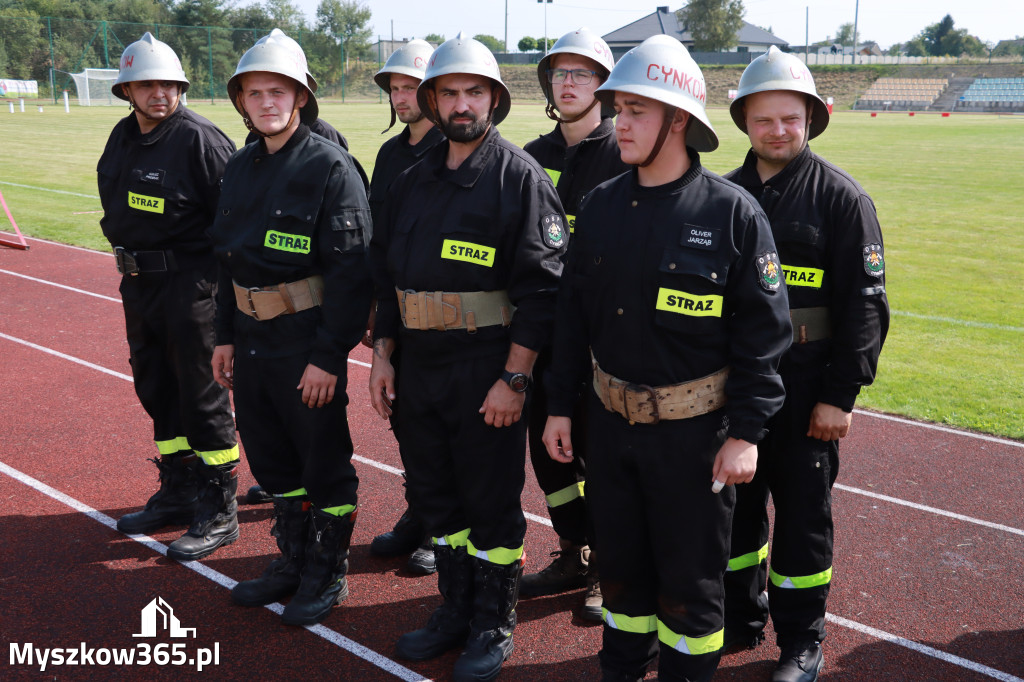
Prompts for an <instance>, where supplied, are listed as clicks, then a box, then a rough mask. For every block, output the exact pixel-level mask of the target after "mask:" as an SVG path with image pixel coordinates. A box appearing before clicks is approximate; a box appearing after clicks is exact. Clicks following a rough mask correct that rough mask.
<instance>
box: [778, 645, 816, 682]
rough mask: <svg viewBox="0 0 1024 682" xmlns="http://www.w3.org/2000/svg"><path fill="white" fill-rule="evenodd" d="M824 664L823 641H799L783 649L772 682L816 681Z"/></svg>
mask: <svg viewBox="0 0 1024 682" xmlns="http://www.w3.org/2000/svg"><path fill="white" fill-rule="evenodd" d="M824 665H825V656H824V654H822V652H821V642H816V641H810V642H798V643H797V644H794V645H791V646H787V647H785V648H784V649H783V650H782V656H780V657H779V665H778V666H777V667H776V668H775V672H773V673H772V682H815V680H817V679H818V673H819V672H821V669H822V667H823V666H824Z"/></svg>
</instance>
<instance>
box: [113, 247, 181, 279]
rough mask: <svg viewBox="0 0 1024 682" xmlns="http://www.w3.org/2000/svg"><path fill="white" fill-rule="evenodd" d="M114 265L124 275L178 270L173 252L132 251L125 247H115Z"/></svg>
mask: <svg viewBox="0 0 1024 682" xmlns="http://www.w3.org/2000/svg"><path fill="white" fill-rule="evenodd" d="M114 263H115V264H116V265H117V271H118V272H120V273H121V274H122V275H132V276H133V277H134V276H135V275H138V274H139V273H140V272H169V271H172V270H177V269H178V259H177V258H176V257H175V256H174V252H173V251H130V250H128V249H126V248H124V247H123V246H115V247H114Z"/></svg>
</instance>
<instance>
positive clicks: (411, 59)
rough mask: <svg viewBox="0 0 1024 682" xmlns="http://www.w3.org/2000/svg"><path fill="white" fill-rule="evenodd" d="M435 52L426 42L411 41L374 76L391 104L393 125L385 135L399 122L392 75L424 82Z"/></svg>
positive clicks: (396, 51) (374, 80)
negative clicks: (392, 90)
mask: <svg viewBox="0 0 1024 682" xmlns="http://www.w3.org/2000/svg"><path fill="white" fill-rule="evenodd" d="M433 51H434V48H433V46H432V45H431V44H430V43H428V42H427V41H425V40H420V39H419V38H417V39H415V40H410V41H409V42H408V43H406V44H405V45H403V46H402V47H400V48H398V49H397V50H395V51H394V52H392V53H391V56H390V57H388V60H387V61H386V62H385V63H384V67H383V68H382V69H381V70H380V71H378V72H377V73H376V74H374V76H373V82H374V83H376V84H377V87H379V88H380V89H381V90H383V91H384V92H385V93H386V94H387V96H388V102H389V103H390V104H391V125H389V126H388V127H387V128H386V129H385V130H384V132H385V133H386V132H387V131H388V130H391V129H392V128H393V127H394V126H395V121H396V120H397V119H396V114H395V105H394V102H391V74H393V73H394V74H399V75H401V76H409V77H410V78H415V79H416V80H418V81H422V80H423V75H424V74H425V73H426V72H427V61H428V60H429V59H430V55H431V53H433Z"/></svg>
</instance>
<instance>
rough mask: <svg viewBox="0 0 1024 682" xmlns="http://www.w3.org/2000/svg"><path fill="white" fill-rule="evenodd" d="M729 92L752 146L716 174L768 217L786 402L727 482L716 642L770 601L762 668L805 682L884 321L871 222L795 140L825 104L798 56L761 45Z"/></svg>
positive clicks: (816, 661) (750, 624)
mask: <svg viewBox="0 0 1024 682" xmlns="http://www.w3.org/2000/svg"><path fill="white" fill-rule="evenodd" d="M737 95H738V96H737V97H736V99H735V100H734V101H733V103H732V105H731V106H730V113H731V114H732V119H733V121H734V122H735V123H736V126H737V127H738V128H739V129H740V130H742V131H743V132H745V133H746V134H747V136H748V137H749V138H750V145H751V150H750V151H749V152H748V154H747V158H746V160H745V161H744V163H743V166H742V167H740V168H738V169H736V170H735V171H733V172H732V173H729V174H728V175H726V176H725V177H726V178H727V179H729V180H732V181H733V182H735V183H737V184H739V185H740V186H741V187H743V188H744V189H746V190H747V191H749V192H750V193H751V194H752V195H754V197H756V198H757V200H758V202H760V204H761V207H762V208H763V209H764V211H765V213H767V215H768V219H769V220H770V221H771V224H772V232H773V233H774V235H775V242H776V244H778V247H779V258H780V260H781V261H782V270H783V272H784V273H785V280H786V287H787V289H788V290H789V304H790V317H791V318H792V320H793V345H792V346H791V347H790V349H789V351H788V352H787V353H786V354H785V355H784V356H783V358H782V362H781V364H780V365H779V374H780V375H782V379H783V382H784V384H785V387H786V402H785V404H784V405H783V407H782V409H781V410H780V411H779V413H778V414H776V415H775V416H774V417H773V418H772V419H771V420H770V421H769V422H768V426H767V428H768V436H767V437H766V438H765V439H764V441H763V442H762V446H761V457H760V460H759V461H758V466H757V475H756V476H755V477H754V481H753V483H752V484H751V485H749V486H744V487H742V488H739V489H737V491H736V513H735V515H734V517H733V532H732V553H731V559H730V560H729V572H728V573H727V574H726V582H725V585H726V600H725V604H726V612H725V627H726V644H727V645H735V644H743V645H746V646H750V647H753V646H756V645H757V644H758V643H759V642H760V641H761V639H763V637H764V634H763V630H764V627H765V624H766V623H767V620H768V615H769V612H770V614H771V619H772V622H773V624H774V626H775V633H776V638H777V641H778V645H779V647H780V648H781V649H782V655H781V657H780V659H779V665H778V667H777V668H776V670H775V672H774V674H773V676H772V680H774V681H775V682H812V681H813V680H816V679H818V672H819V671H820V670H821V668H822V665H823V664H824V659H823V656H822V651H821V641H822V640H823V639H824V637H825V602H826V599H827V598H828V592H829V585H830V584H831V581H832V551H833V524H832V492H831V491H832V485H833V484H834V483H835V480H836V475H837V474H838V473H839V439H840V438H843V437H844V436H846V434H847V433H848V432H849V429H850V424H851V421H852V418H853V415H852V411H853V406H854V403H855V401H856V399H857V394H858V393H859V392H860V389H861V387H862V386H867V385H869V384H871V382H872V381H873V380H874V377H875V370H876V368H877V366H878V356H879V353H881V351H882V343H883V342H884V341H885V335H886V331H887V330H888V328H889V304H888V301H887V300H886V296H885V261H884V259H883V255H882V230H881V227H880V226H879V224H878V217H877V216H876V214H875V206H874V204H873V203H872V201H871V198H870V197H869V196H868V195H867V194H866V193H865V192H864V190H863V188H861V186H860V185H859V184H857V182H856V181H854V180H853V178H851V177H850V176H849V175H847V174H846V173H845V172H843V171H842V170H841V169H839V168H837V167H836V166H833V165H832V164H830V163H829V162H828V161H826V160H825V159H823V158H821V157H820V156H818V155H817V154H815V153H813V152H812V151H811V149H810V147H809V146H808V144H807V143H808V141H809V140H811V139H813V138H815V137H817V136H818V135H820V134H821V133H822V132H824V130H825V127H826V126H827V125H828V121H829V114H828V108H827V107H826V106H825V103H824V102H822V101H821V98H820V97H819V96H818V94H817V92H815V88H814V79H813V78H812V77H811V73H810V72H809V71H808V70H807V67H806V66H804V64H803V62H802V61H800V60H799V59H797V58H796V57H794V56H792V55H787V54H783V53H782V52H780V51H779V50H778V49H776V48H775V47H772V48H769V50H768V53H767V54H766V55H764V56H761V57H758V58H757V59H755V60H754V61H753V62H751V63H750V66H748V67H747V68H746V70H745V71H744V72H743V75H742V76H741V77H740V86H739V91H738V93H737ZM769 494H770V495H771V499H772V504H773V505H774V507H775V533H774V537H773V541H772V547H771V566H770V567H769V565H768V561H767V559H768V512H767V504H768V496H769ZM766 582H767V591H765V586H766Z"/></svg>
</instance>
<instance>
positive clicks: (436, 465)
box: [370, 33, 568, 680]
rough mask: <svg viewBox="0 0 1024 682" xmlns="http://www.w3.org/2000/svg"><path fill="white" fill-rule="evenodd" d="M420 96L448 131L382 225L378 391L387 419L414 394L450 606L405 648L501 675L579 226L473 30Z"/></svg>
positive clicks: (407, 453)
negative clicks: (526, 495)
mask: <svg viewBox="0 0 1024 682" xmlns="http://www.w3.org/2000/svg"><path fill="white" fill-rule="evenodd" d="M417 100H418V102H419V105H420V109H421V110H422V111H424V112H426V113H427V115H428V116H429V117H430V118H432V119H433V120H434V121H435V122H437V124H438V125H439V126H441V129H442V130H443V132H444V133H445V135H447V137H448V140H447V141H446V142H442V143H440V144H438V145H437V146H436V147H434V148H433V149H431V150H430V151H429V152H427V154H426V155H425V156H424V158H423V160H422V161H420V163H418V164H416V165H415V166H413V167H412V168H410V169H409V170H408V171H406V172H405V173H403V174H402V175H401V176H400V177H399V178H398V179H397V180H396V181H395V182H394V183H393V184H392V186H391V189H390V191H389V192H388V198H387V201H386V203H385V205H384V210H383V215H382V218H381V221H380V224H379V225H377V226H376V227H375V229H374V235H373V240H372V242H371V246H370V256H371V268H372V270H373V274H374V281H375V284H376V290H377V321H376V327H375V329H374V356H373V368H372V369H371V371H370V398H371V401H372V404H373V407H374V408H375V409H376V410H377V412H378V413H379V414H380V416H381V417H382V418H387V417H388V415H389V413H390V409H389V403H390V402H391V401H392V400H394V399H395V398H396V397H397V396H401V399H402V401H403V402H402V409H401V412H399V426H400V427H401V432H402V441H403V446H402V454H403V457H404V460H405V465H406V473H407V475H408V486H409V495H410V498H411V501H412V503H413V506H414V507H415V508H416V509H418V510H419V513H420V514H421V515H422V518H423V522H424V525H425V527H426V530H427V532H428V533H430V535H431V537H432V538H433V542H434V547H435V552H436V561H437V573H438V589H439V591H440V592H441V595H442V597H443V598H444V602H443V604H442V605H441V606H440V608H438V609H437V610H436V611H435V612H434V613H433V614H432V615H431V617H430V620H429V621H428V623H427V624H426V626H425V627H424V628H422V629H420V630H416V631H415V632H411V633H407V634H405V635H403V636H402V637H401V638H400V639H399V640H398V646H397V651H398V654H399V656H401V657H403V658H406V659H410V660H426V659H429V658H434V657H436V656H439V655H441V654H442V653H443V652H445V651H447V650H448V649H451V648H454V647H458V646H462V645H463V644H465V650H464V651H463V653H462V655H461V656H460V657H459V659H458V661H457V662H456V664H455V674H454V678H455V679H456V680H491V679H493V678H494V677H495V676H497V674H498V673H499V672H500V671H501V666H502V663H503V662H504V660H505V659H506V658H507V657H508V656H509V655H510V654H511V652H512V631H513V629H514V627H515V620H516V616H515V605H516V597H517V594H518V588H519V578H520V574H521V570H522V558H523V538H524V536H525V533H526V522H525V519H524V517H523V512H522V507H521V506H520V499H519V498H520V495H521V493H522V489H523V483H524V480H525V453H526V448H525V440H526V429H525V422H524V421H523V420H522V419H521V417H522V413H523V408H524V405H525V400H526V391H527V388H528V386H529V383H530V378H529V376H530V371H531V370H532V368H533V363H534V360H535V359H536V356H537V351H538V350H539V349H540V348H542V347H543V346H544V344H545V343H546V342H547V340H548V337H549V334H550V329H551V327H552V324H553V314H554V299H555V291H556V289H557V287H558V278H559V276H560V274H561V271H562V265H561V256H562V254H563V252H564V250H565V248H566V244H567V242H568V236H567V234H566V232H565V228H564V225H565V216H564V214H563V213H562V208H561V205H560V203H559V201H558V195H557V194H556V193H555V188H554V186H553V185H552V184H551V180H550V179H549V178H548V176H547V175H546V174H545V173H544V170H543V169H542V168H541V167H540V166H539V165H538V164H537V163H536V162H535V161H534V160H533V159H532V158H531V157H530V156H529V155H528V154H526V153H525V152H523V151H522V150H521V149H519V148H518V147H515V146H514V145H512V144H509V143H508V142H506V141H505V140H504V139H502V137H501V135H500V134H498V131H497V130H496V129H495V126H496V125H497V124H499V123H500V122H501V121H502V120H504V118H505V116H506V115H507V114H508V112H509V109H510V107H511V97H510V95H509V92H508V89H507V88H506V87H505V85H504V84H503V83H502V81H501V74H500V72H499V70H498V65H497V64H496V63H495V61H494V56H493V55H492V54H491V53H490V51H488V50H487V48H486V47H484V46H483V45H482V44H481V43H479V42H478V41H476V40H472V39H469V38H466V37H464V35H463V34H461V33H460V34H459V35H458V37H456V38H453V39H452V40H449V41H447V42H445V43H444V44H443V45H441V46H440V47H438V48H437V50H435V51H434V53H433V55H431V58H430V60H429V62H428V65H427V70H426V74H425V76H424V80H423V82H422V83H420V86H419V89H418V90H417ZM396 294H397V295H396ZM396 340H397V341H398V343H397V347H398V349H399V352H400V353H401V355H402V366H403V369H402V375H401V377H400V383H399V384H398V386H397V388H396V386H395V381H394V376H395V375H394V369H393V368H392V366H391V363H390V357H391V354H392V353H393V352H394V349H395V347H396ZM467 640H468V641H467Z"/></svg>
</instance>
